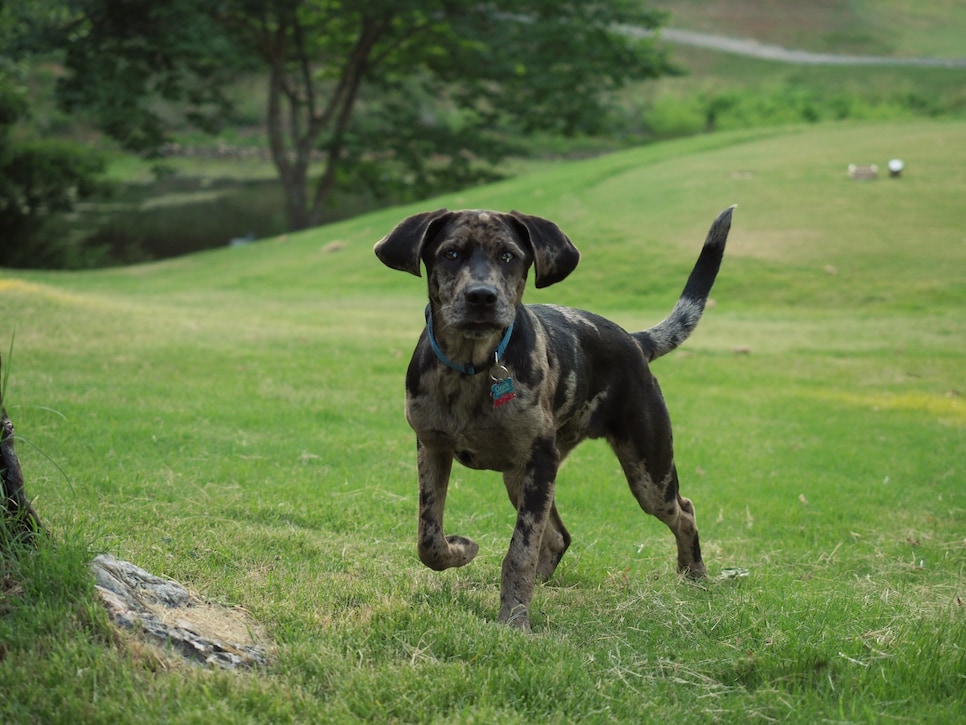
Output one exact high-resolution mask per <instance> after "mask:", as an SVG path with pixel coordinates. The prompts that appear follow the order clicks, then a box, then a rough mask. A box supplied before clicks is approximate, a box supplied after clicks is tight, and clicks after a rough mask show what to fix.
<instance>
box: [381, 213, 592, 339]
mask: <svg viewBox="0 0 966 725" xmlns="http://www.w3.org/2000/svg"><path fill="white" fill-rule="evenodd" d="M374 251H375V253H376V256H377V257H379V259H380V260H381V261H382V262H383V264H385V265H386V266H388V267H391V268H392V269H398V270H401V271H403V272H409V273H410V274H414V275H416V276H417V277H418V276H420V270H421V264H425V265H426V275H427V278H428V281H429V297H430V301H431V302H432V303H433V305H434V307H435V309H436V310H438V313H439V314H441V315H442V319H441V320H440V322H441V323H442V324H443V325H445V326H447V327H450V328H455V329H456V330H458V331H459V332H460V333H461V334H462V335H463V336H464V337H471V338H472V337H485V336H487V335H490V334H492V333H493V332H494V330H498V329H503V328H505V327H507V326H508V325H509V324H510V322H511V321H512V320H513V318H514V315H515V314H516V306H517V305H518V304H520V301H521V299H522V298H523V291H524V288H525V286H526V280H527V272H528V270H529V269H530V266H531V265H533V268H534V271H535V275H536V280H535V282H536V285H537V287H547V286H548V285H551V284H554V283H556V282H559V281H560V280H562V279H564V278H565V277H566V276H567V275H568V274H570V273H571V272H572V271H573V270H574V268H575V267H576V266H577V262H578V260H579V259H580V252H578V251H577V248H576V247H575V246H574V245H573V243H572V242H571V241H570V239H568V238H567V235H565V234H564V233H563V232H562V231H560V228H559V227H558V226H557V225H556V224H554V223H553V222H551V221H548V220H546V219H542V218H540V217H536V216H529V215H527V214H521V213H519V212H516V211H511V212H510V213H508V214H504V213H501V212H494V211H447V210H446V209H439V210H438V211H432V212H424V213H422V214H415V215H413V216H411V217H408V218H407V219H404V220H403V221H401V222H400V223H399V224H398V225H396V228H395V229H393V230H392V231H391V232H390V233H389V234H387V235H386V236H385V237H384V238H383V239H381V240H380V241H379V242H378V243H377V244H376V246H375V250H374Z"/></svg>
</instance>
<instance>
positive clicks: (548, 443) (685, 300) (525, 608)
mask: <svg viewBox="0 0 966 725" xmlns="http://www.w3.org/2000/svg"><path fill="white" fill-rule="evenodd" d="M733 208H734V207H731V208H729V209H726V210H725V211H723V212H722V213H721V214H720V215H719V216H718V218H717V219H715V221H714V223H713V224H712V226H711V230H710V231H709V232H708V236H707V239H706V241H705V243H704V247H703V249H702V251H701V254H700V256H699V258H698V261H697V263H696V264H695V266H694V269H693V270H692V272H691V276H690V277H689V278H688V281H687V284H686V285H685V287H684V291H683V292H682V293H681V297H680V298H679V299H678V301H677V304H676V305H675V306H674V308H673V310H672V311H671V313H670V314H669V315H668V316H667V318H666V319H664V321H662V322H660V323H659V324H657V325H655V326H654V327H652V328H650V329H648V330H645V331H643V332H635V333H628V332H625V331H624V330H623V329H621V328H620V327H619V326H618V325H616V324H614V323H613V322H610V321H609V320H606V319H604V318H603V317H599V316H598V315H595V314H592V313H590V312H584V311H581V310H575V309H570V308H566V307H558V306H556V305H525V304H523V303H522V298H523V292H524V288H525V287H526V281H527V272H528V271H529V269H530V267H531V266H532V267H533V268H534V275H535V283H536V286H537V287H546V286H547V285H551V284H554V283H556V282H559V281H561V280H562V279H564V278H565V277H566V276H567V275H568V274H570V272H572V271H573V269H574V268H575V267H576V266H577V261H578V259H579V258H580V253H579V252H578V251H577V248H576V247H575V246H574V245H573V243H572V242H571V241H570V239H568V238H567V236H566V235H565V234H564V233H563V232H562V231H561V230H560V229H559V228H558V227H557V225H556V224H554V223H553V222H550V221H548V220H546V219H542V218H540V217H535V216H529V215H526V214H521V213H519V212H515V211H511V212H510V213H499V212H493V211H447V210H446V209H440V210H438V211H433V212H426V213H422V214H416V215H414V216H411V217H409V218H407V219H404V220H403V221H402V222H400V223H399V224H398V225H397V226H396V228H395V229H393V230H392V231H391V232H390V233H389V234H388V235H386V237H384V238H383V239H382V240H381V241H379V242H378V243H377V244H376V246H375V250H374V251H375V253H376V256H378V258H379V259H380V260H381V261H382V262H383V263H384V264H386V265H387V266H389V267H391V268H393V269H397V270H401V271H404V272H410V273H411V274H414V275H416V276H419V275H420V271H421V266H422V265H425V267H426V274H427V277H428V284H429V305H428V306H427V308H426V328H425V330H424V331H423V333H422V336H421V337H420V339H419V342H418V344H417V345H416V350H415V352H414V353H413V357H412V361H411V362H410V364H409V370H408V372H407V374H406V417H407V419H408V421H409V424H410V425H411V426H412V428H413V430H415V432H416V448H417V459H418V470H419V538H418V551H419V558H420V559H421V560H422V561H423V563H424V564H426V566H428V567H430V568H432V569H435V570H437V571H441V570H443V569H447V568H449V567H453V566H463V565H465V564H468V563H469V562H470V561H471V560H472V559H473V557H475V556H476V554H477V551H478V550H479V547H478V545H477V544H476V542H474V541H473V540H471V539H468V538H465V537H463V536H455V535H449V536H447V535H446V534H445V533H444V530H443V509H444V506H445V503H446V491H447V486H448V483H449V477H450V470H451V468H452V464H453V459H454V458H455V459H456V460H457V461H459V462H460V463H462V464H463V465H464V466H468V467H470V468H475V469H486V470H492V471H499V472H500V473H502V474H503V480H504V483H505V485H506V490H507V493H508V494H509V496H510V501H511V503H512V504H513V506H514V507H515V508H516V511H517V519H516V527H515V528H514V531H513V536H512V538H511V540H510V548H509V550H508V551H507V554H506V557H505V558H504V559H503V568H502V580H501V592H500V614H499V619H500V621H501V622H506V623H508V624H510V625H512V626H514V627H517V628H520V629H523V630H529V628H530V621H529V608H530V602H531V599H532V598H533V589H534V582H535V581H536V580H538V579H539V580H545V579H547V578H548V577H550V576H551V575H552V574H553V572H554V570H555V569H556V568H557V564H558V563H559V562H560V558H561V557H562V556H563V554H564V552H565V551H566V550H567V547H568V546H569V545H570V534H569V533H568V531H567V529H566V528H565V527H564V524H563V521H562V520H561V518H560V514H559V513H558V512H557V506H556V503H555V500H554V491H555V486H556V478H557V469H558V468H559V466H560V463H561V461H563V459H564V458H565V457H566V456H567V454H568V453H570V451H571V450H572V449H573V448H574V447H575V446H576V445H577V444H578V443H580V442H581V441H583V440H584V439H586V438H601V437H603V438H606V439H607V441H608V442H609V443H610V445H611V447H612V448H613V450H614V452H615V453H616V454H617V458H618V459H619V461H620V464H621V467H622V468H623V470H624V474H625V476H626V477H627V482H628V483H629V484H630V488H631V491H632V492H633V494H634V496H635V497H636V498H637V500H638V502H639V503H640V505H641V507H642V508H643V509H644V511H646V512H647V513H649V514H652V515H654V516H656V517H657V518H658V519H660V520H661V521H663V522H664V523H665V524H666V525H667V526H668V528H670V529H671V532H672V533H673V534H674V538H675V540H676V542H677V554H678V562H677V564H678V570H679V571H681V572H682V573H684V574H686V575H688V576H690V577H694V578H700V577H703V576H704V575H705V566H704V562H703V561H702V559H701V548H700V546H699V543H698V529H697V526H696V524H695V518H694V506H693V504H692V503H691V501H690V500H688V499H687V498H684V497H683V496H681V494H680V493H679V491H678V475H677V472H676V470H675V467H674V457H673V451H672V445H671V421H670V418H669V416H668V411H667V407H666V406H665V404H664V398H663V396H662V394H661V390H660V388H659V387H658V384H657V380H656V379H655V378H654V376H653V375H652V374H651V371H650V369H649V367H648V363H649V362H650V361H652V360H654V359H655V358H658V357H660V356H661V355H664V354H666V353H668V352H670V351H671V350H673V349H674V348H676V347H677V346H678V345H679V344H681V343H682V342H683V341H684V340H685V339H686V338H687V337H688V335H690V333H691V331H692V330H693V329H694V328H695V326H696V325H697V323H698V320H699V319H700V317H701V314H702V312H703V311H704V306H705V302H706V300H707V298H708V294H709V292H710V291H711V286H712V284H713V283H714V280H715V277H716V276H717V273H718V268H719V267H720V264H721V259H722V256H723V255H724V247H725V242H726V241H727V238H728V231H729V229H730V226H731V213H732V209H733Z"/></svg>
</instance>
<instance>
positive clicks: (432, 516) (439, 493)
mask: <svg viewBox="0 0 966 725" xmlns="http://www.w3.org/2000/svg"><path fill="white" fill-rule="evenodd" d="M416 460H417V464H418V467H419V542H418V551H419V558H420V560H421V561H422V562H423V563H424V564H425V565H426V566H428V567H429V568H430V569H435V570H436V571H442V570H443V569H449V568H450V567H454V566H464V565H466V564H469V563H470V562H471V561H473V558H474V557H475V556H476V554H477V552H479V550H480V547H479V545H477V543H476V542H475V541H473V540H472V539H468V538H466V537H465V536H446V535H445V534H444V533H443V510H444V508H445V507H446V491H447V489H448V488H449V474H450V471H451V470H452V467H453V457H452V455H450V454H449V453H444V452H440V451H436V450H433V449H430V448H427V447H425V446H423V445H422V444H419V443H417V455H416Z"/></svg>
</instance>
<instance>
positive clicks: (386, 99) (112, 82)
mask: <svg viewBox="0 0 966 725" xmlns="http://www.w3.org/2000/svg"><path fill="white" fill-rule="evenodd" d="M65 2H68V3H69V4H70V6H71V8H72V9H73V10H74V11H75V12H76V13H77V18H78V19H77V21H76V22H74V23H73V24H71V26H70V27H69V29H68V31H67V34H66V35H65V38H66V39H67V43H66V47H67V55H66V64H67V68H68V69H69V71H70V75H69V76H68V78H67V79H66V80H65V82H64V83H63V84H62V86H61V89H60V90H61V97H62V99H63V101H64V103H65V104H66V106H67V107H85V108H88V109H91V110H92V111H93V112H94V113H95V116H96V117H97V119H98V121H99V124H100V125H101V127H102V128H104V129H105V130H106V131H107V132H108V133H110V134H111V135H112V136H114V137H115V138H117V139H118V140H120V141H121V142H122V143H124V144H125V145H126V146H128V147H129V148H133V149H137V150H140V151H146V150H151V149H154V148H156V147H157V146H158V144H159V143H160V142H161V141H162V140H163V139H164V138H165V133H166V128H165V124H164V122H163V120H162V117H161V115H160V114H159V113H158V111H157V109H156V107H155V106H154V105H153V100H154V99H155V98H158V97H161V98H165V99H168V100H170V101H179V102H186V103H187V104H188V105H187V111H188V116H189V118H190V120H192V121H193V122H194V123H196V124H198V125H200V126H201V127H203V128H207V129H209V130H211V129H215V128H217V125H218V123H219V122H222V121H223V120H224V119H225V118H226V117H227V115H228V114H229V113H230V110H231V99H230V98H229V96H228V92H227V90H228V89H229V88H230V87H231V83H230V80H231V77H232V76H234V77H236V78H237V76H238V74H239V73H249V72H253V71H255V70H256V69H257V70H260V71H261V72H264V73H266V74H267V77H268V90H267V98H266V100H265V109H266V111H265V113H266V116H265V118H266V126H267V132H268V139H269V147H270V150H271V156H272V160H273V162H274V164H275V166H276V168H277V170H278V174H279V178H280V180H281V183H282V185H283V187H284V189H285V196H286V200H287V217H288V224H289V226H290V228H291V229H293V230H294V229H301V228H304V227H307V226H311V225H314V224H317V223H318V222H319V219H320V216H321V213H322V211H323V210H324V208H325V207H326V205H327V204H328V203H329V201H330V199H331V197H332V194H333V192H334V191H335V189H336V188H337V186H338V184H339V183H340V179H343V178H344V177H345V175H346V174H347V173H350V172H352V173H353V174H355V178H357V179H360V178H361V179H368V180H369V181H370V182H371V183H374V182H375V181H376V180H378V179H379V178H380V174H379V172H378V169H379V168H381V167H385V166H386V165H389V166H391V165H392V164H393V163H395V164H397V167H398V166H399V165H402V164H405V165H406V167H407V169H408V171H409V173H410V176H411V177H412V178H413V179H414V180H415V182H416V183H419V182H421V181H425V180H426V179H427V178H429V176H431V175H432V174H433V173H434V171H439V169H440V168H445V171H446V173H449V174H454V173H455V174H457V175H462V176H463V177H470V176H472V174H473V173H475V170H476V169H478V168H479V167H481V166H484V167H485V165H486V164H487V163H493V162H495V161H497V160H499V158H501V157H502V156H503V155H505V154H506V153H507V151H508V150H509V146H507V144H506V143H502V142H501V141H500V137H499V135H498V134H496V133H495V130H496V129H498V128H501V127H502V128H505V127H511V128H517V129H519V130H520V131H522V132H524V133H527V132H532V131H537V130H549V131H554V132H559V133H565V134H566V133H571V134H572V133H577V132H596V131H600V130H601V128H602V125H603V123H604V119H605V118H606V109H607V102H608V97H609V96H608V94H610V93H611V92H612V91H613V90H615V89H617V88H620V87H621V86H623V85H624V84H626V83H627V82H628V81H629V80H632V79H635V80H636V79H645V78H651V77H655V76H657V75H660V74H662V73H665V72H667V71H668V70H669V66H668V63H667V61H666V59H665V57H664V56H663V54H662V53H661V51H660V50H659V49H657V48H656V47H655V46H654V45H653V43H652V41H651V40H650V39H648V38H643V37H642V36H641V34H630V33H624V32H621V26H626V25H633V26H637V27H643V28H648V29H654V28H656V27H657V26H658V25H659V23H660V22H661V21H662V19H663V15H662V14H661V13H658V12H655V11H650V10H647V9H645V8H643V7H642V3H641V2H640V0H529V1H527V0H489V1H487V0H482V1H481V0H168V1H166V2H163V3H159V2H156V0H65ZM320 151H321V152H322V153H321V159H322V161H321V168H322V171H321V174H319V175H318V178H316V179H314V180H313V179H311V173H310V171H311V168H312V162H313V159H314V158H317V157H319V156H320V154H319V152H320ZM440 157H443V158H440ZM434 164H435V166H436V168H435V169H434Z"/></svg>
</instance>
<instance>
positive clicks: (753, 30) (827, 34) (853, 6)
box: [649, 0, 966, 58]
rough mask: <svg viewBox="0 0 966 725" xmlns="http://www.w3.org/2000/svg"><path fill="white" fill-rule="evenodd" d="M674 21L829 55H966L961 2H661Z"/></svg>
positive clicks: (965, 12)
mask: <svg viewBox="0 0 966 725" xmlns="http://www.w3.org/2000/svg"><path fill="white" fill-rule="evenodd" d="M649 4H650V5H652V6H655V7H659V8H661V9H663V10H667V11H668V12H670V13H671V23H670V24H671V26H673V27H681V28H686V29H689V30H700V31H703V32H707V33H716V34H718V35H732V36H735V37H739V38H755V39H756V40H760V41H762V42H765V43H774V44H777V45H784V46H785V47H788V48H798V49H801V50H811V51H815V52H823V53H854V54H857V55H892V56H897V57H902V56H907V57H908V56H924V57H940V58H962V57H964V55H966V50H964V48H963V40H962V39H963V32H964V30H966V7H964V6H963V4H962V3H960V2H957V0H930V1H929V2H924V3H913V2H907V0H857V1H853V2H847V3H844V2H836V1H835V0H817V1H815V2H805V3H803V2H773V1H772V0H727V1H726V2H714V1H713V0H712V1H711V2H707V1H705V0H656V2H650V3H649Z"/></svg>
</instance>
